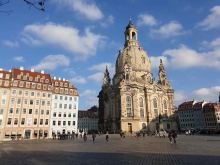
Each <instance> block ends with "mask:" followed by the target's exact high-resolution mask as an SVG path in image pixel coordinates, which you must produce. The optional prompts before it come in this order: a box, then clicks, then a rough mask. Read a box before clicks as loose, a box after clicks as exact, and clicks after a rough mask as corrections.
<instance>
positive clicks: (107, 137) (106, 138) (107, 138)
mask: <svg viewBox="0 0 220 165" xmlns="http://www.w3.org/2000/svg"><path fill="white" fill-rule="evenodd" d="M105 140H106V141H107V142H108V140H109V135H108V131H107V132H106V135H105Z"/></svg>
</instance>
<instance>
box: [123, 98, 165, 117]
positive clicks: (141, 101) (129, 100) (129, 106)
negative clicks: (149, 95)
mask: <svg viewBox="0 0 220 165" xmlns="http://www.w3.org/2000/svg"><path fill="white" fill-rule="evenodd" d="M152 104H153V108H154V114H155V116H158V104H157V99H156V98H154V99H153V102H152ZM139 106H140V117H142V118H144V116H145V114H144V99H143V98H142V97H140V98H139ZM163 107H164V112H165V113H167V101H166V100H164V102H163ZM126 111H127V117H133V111H132V98H131V96H127V97H126Z"/></svg>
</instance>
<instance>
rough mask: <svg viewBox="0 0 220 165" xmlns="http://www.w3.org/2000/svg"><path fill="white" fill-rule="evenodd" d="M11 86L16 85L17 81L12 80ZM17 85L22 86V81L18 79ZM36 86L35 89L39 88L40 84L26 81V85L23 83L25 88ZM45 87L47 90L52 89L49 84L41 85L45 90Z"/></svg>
mask: <svg viewBox="0 0 220 165" xmlns="http://www.w3.org/2000/svg"><path fill="white" fill-rule="evenodd" d="M13 86H14V87H17V86H18V81H14V82H13ZM19 87H24V81H20V82H19ZM36 87H37V89H41V87H42V84H35V83H32V84H31V85H30V82H26V85H25V88H32V89H35V88H36ZM47 87H48V90H51V89H52V86H51V85H45V84H44V85H43V90H47Z"/></svg>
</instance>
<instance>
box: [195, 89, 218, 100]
mask: <svg viewBox="0 0 220 165" xmlns="http://www.w3.org/2000/svg"><path fill="white" fill-rule="evenodd" d="M219 92H220V86H214V87H209V88H200V89H197V90H194V91H193V94H194V95H195V97H196V99H198V100H205V101H217V100H218V94H219Z"/></svg>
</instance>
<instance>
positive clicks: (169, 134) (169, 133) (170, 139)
mask: <svg viewBox="0 0 220 165" xmlns="http://www.w3.org/2000/svg"><path fill="white" fill-rule="evenodd" d="M168 138H169V141H170V143H172V134H171V132H170V131H169V132H168Z"/></svg>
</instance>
